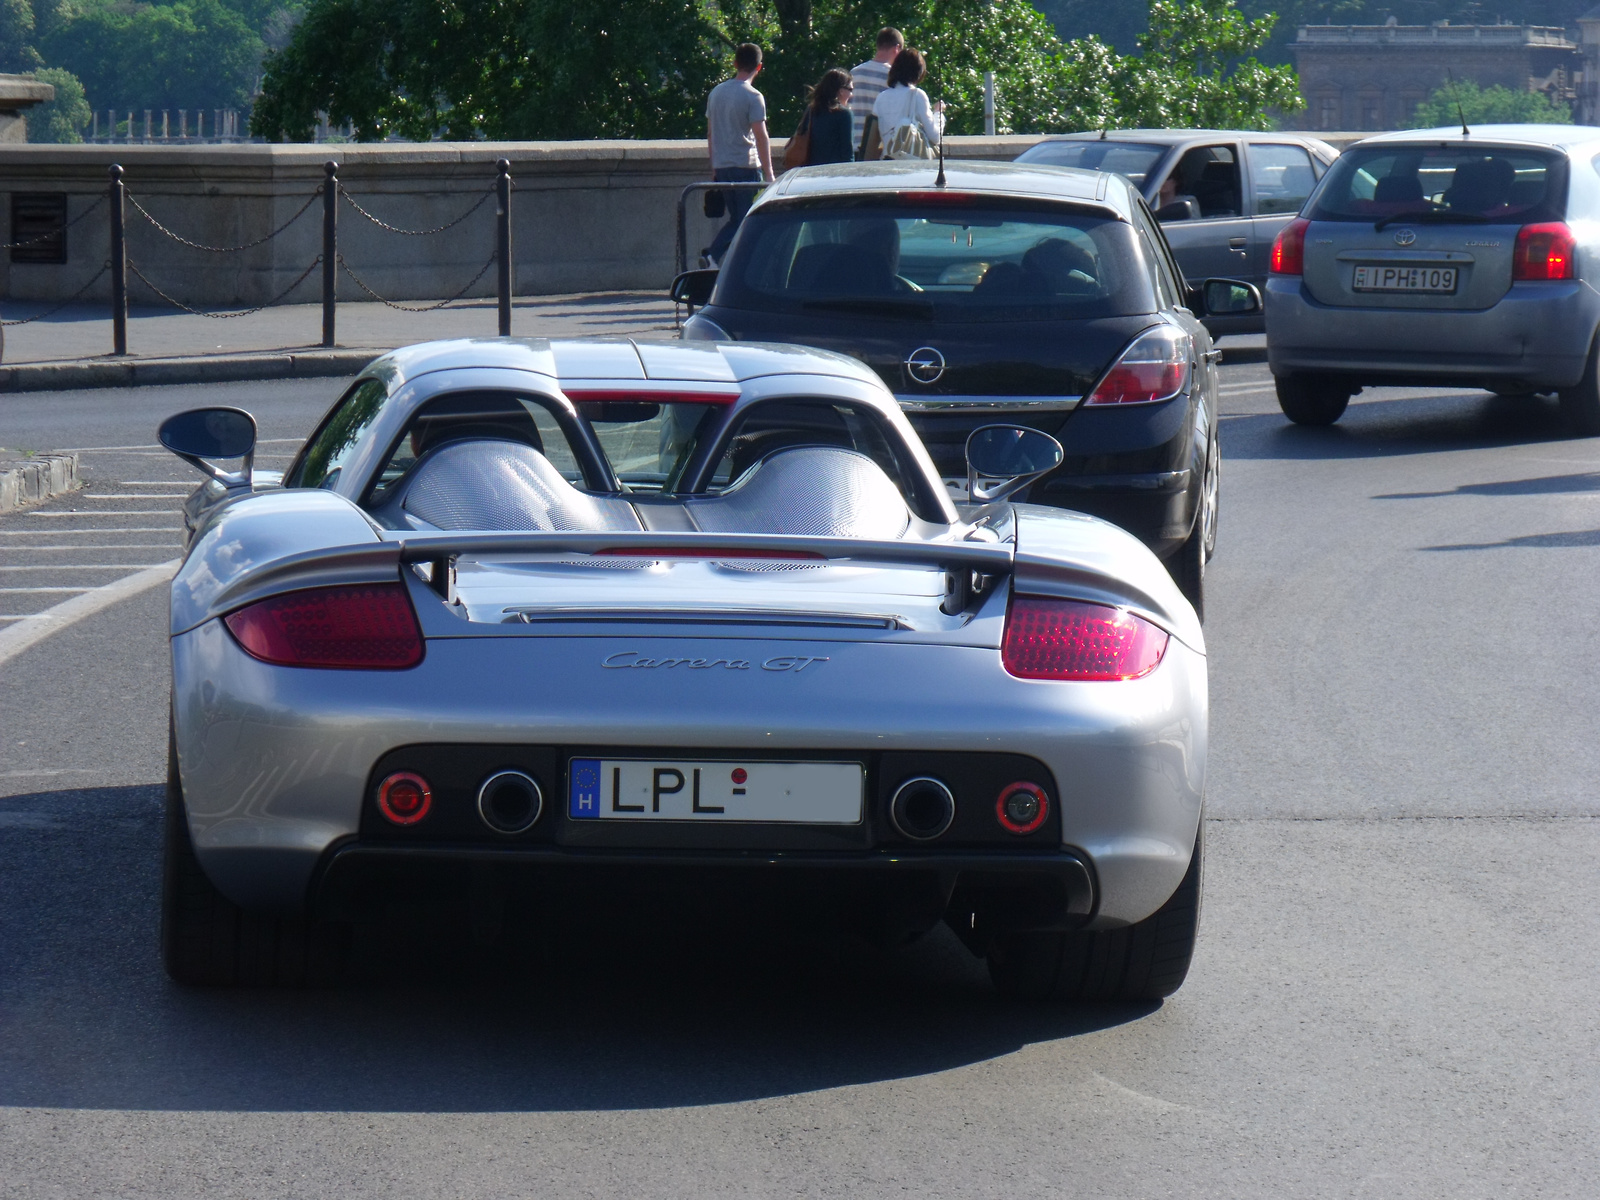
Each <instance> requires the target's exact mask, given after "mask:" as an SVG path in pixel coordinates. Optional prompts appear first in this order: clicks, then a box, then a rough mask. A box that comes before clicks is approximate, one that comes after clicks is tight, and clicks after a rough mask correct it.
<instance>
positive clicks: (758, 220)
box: [716, 194, 1155, 321]
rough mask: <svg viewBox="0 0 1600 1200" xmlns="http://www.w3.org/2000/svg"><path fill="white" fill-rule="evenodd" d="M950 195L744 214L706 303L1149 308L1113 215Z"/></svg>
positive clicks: (1007, 311)
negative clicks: (733, 245)
mask: <svg viewBox="0 0 1600 1200" xmlns="http://www.w3.org/2000/svg"><path fill="white" fill-rule="evenodd" d="M963 200H964V198H963V197H961V196H960V195H959V194H952V195H951V196H949V197H948V198H944V197H941V198H940V199H939V200H936V201H929V202H923V201H919V200H917V199H915V198H913V197H906V196H888V197H876V196H875V197H870V198H863V199H861V200H842V201H841V200H830V201H826V202H822V203H805V204H775V205H771V206H769V207H766V208H759V209H757V210H755V211H754V212H752V213H751V214H750V216H749V217H747V218H746V219H745V223H744V226H743V228H742V229H741V230H740V231H739V240H738V243H737V246H736V248H735V250H734V253H733V259H732V261H731V262H730V263H729V264H728V267H727V269H725V270H723V272H722V274H721V277H720V278H719V280H718V287H717V294H716V303H717V304H719V305H728V306H730V307H733V308H746V309H762V310H766V311H769V312H807V311H809V312H819V313H821V312H830V311H831V312H852V311H855V312H862V313H868V314H871V315H873V316H882V317H890V318H894V317H900V318H904V319H911V320H916V319H919V318H920V319H924V320H935V319H936V320H940V321H1016V320H1050V319H1055V318H1069V319H1070V318H1082V317H1103V316H1126V315H1129V314H1133V313H1147V312H1153V311H1155V303H1154V297H1153V296H1152V294H1151V289H1150V283H1149V275H1148V273H1147V272H1146V270H1145V268H1144V265H1143V263H1142V262H1141V259H1140V254H1139V248H1138V235H1137V234H1135V233H1134V231H1133V227H1132V226H1130V225H1129V224H1128V223H1127V222H1125V221H1119V220H1116V219H1115V218H1112V217H1107V216H1104V215H1101V214H1097V213H1085V212H1079V211H1074V210H1073V209H1071V208H1068V207H1066V206H1063V205H1054V204H1007V203H1004V202H1001V201H995V200H992V199H989V198H974V200H973V201H971V202H965V203H964V202H963Z"/></svg>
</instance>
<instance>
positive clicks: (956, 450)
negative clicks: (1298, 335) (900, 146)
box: [673, 161, 1261, 609]
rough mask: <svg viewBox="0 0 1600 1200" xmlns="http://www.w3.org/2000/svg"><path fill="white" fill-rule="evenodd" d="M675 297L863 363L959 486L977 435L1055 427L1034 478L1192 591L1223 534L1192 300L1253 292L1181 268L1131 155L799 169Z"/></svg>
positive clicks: (1212, 367) (750, 333) (709, 325)
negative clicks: (1130, 166)
mask: <svg viewBox="0 0 1600 1200" xmlns="http://www.w3.org/2000/svg"><path fill="white" fill-rule="evenodd" d="M673 297H674V299H676V300H679V301H680V302H686V303H689V304H690V305H691V307H693V306H694V305H703V307H700V308H699V310H698V311H696V312H693V313H692V315H691V316H690V317H689V319H688V320H687V321H686V322H685V323H684V330H683V336H684V337H685V338H687V339H735V340H739V341H762V342H798V343H801V344H804V345H809V346H817V347H820V348H823V349H827V350H836V351H840V352H843V353H846V354H850V355H853V356H855V357H856V358H859V359H861V360H862V361H864V362H865V363H867V365H868V366H870V367H872V368H873V370H875V371H876V372H877V373H878V374H879V376H880V377H882V379H883V380H884V382H885V383H887V384H888V385H889V388H890V390H891V391H893V392H894V393H895V395H896V396H897V397H898V398H899V400H900V403H901V406H902V407H903V408H904V410H905V411H906V413H907V415H908V416H909V417H910V420H911V422H912V424H913V425H914V426H915V427H916V429H917V431H918V433H920V434H921V436H922V438H923V441H924V442H925V443H926V444H927V446H928V450H929V452H930V453H931V454H932V455H933V459H934V462H935V463H936V464H937V465H938V467H939V470H940V472H941V474H942V475H944V477H945V478H946V481H947V483H948V484H949V486H950V487H951V489H952V490H953V491H955V492H957V493H958V496H959V494H960V493H961V492H962V491H963V489H964V488H965V486H966V467H965V457H964V447H965V443H966V439H967V435H968V434H969V433H971V432H972V430H974V429H976V428H977V427H978V426H980V425H985V424H989V423H992V422H996V421H1005V422H1013V423H1022V424H1027V425H1031V426H1033V427H1035V428H1037V429H1041V430H1043V431H1045V432H1046V433H1050V434H1052V435H1054V436H1055V437H1056V438H1057V439H1058V440H1059V441H1060V442H1061V444H1062V446H1063V447H1064V448H1065V450H1066V458H1065V460H1064V461H1063V463H1062V464H1061V466H1060V467H1058V468H1057V469H1055V470H1054V471H1052V472H1050V473H1049V474H1048V475H1046V476H1044V477H1043V478H1041V479H1040V480H1039V481H1038V482H1036V483H1034V484H1033V485H1032V486H1031V488H1030V489H1029V492H1028V494H1027V496H1026V497H1025V499H1026V500H1027V501H1028V502H1030V503H1034V504H1047V505H1053V506H1056V507H1060V508H1070V509H1075V510H1078V511H1080V512H1085V513H1090V514H1093V515H1095V516H1099V517H1103V518H1105V519H1107V520H1110V521H1113V522H1115V523H1116V524H1118V525H1121V526H1122V527H1123V528H1125V529H1127V530H1129V531H1130V532H1131V533H1133V534H1135V535H1136V536H1138V537H1139V538H1141V539H1142V540H1143V541H1144V542H1145V543H1146V544H1147V545H1148V546H1149V547H1150V548H1151V549H1152V550H1154V551H1155V553H1156V554H1157V555H1159V556H1161V557H1162V558H1163V559H1165V560H1166V561H1167V564H1168V567H1169V569H1170V570H1171V571H1172V574H1173V576H1174V577H1175V578H1176V579H1177V581H1178V583H1179V584H1180V585H1181V586H1182V587H1183V589H1184V592H1185V594H1186V595H1188V596H1189V598H1190V600H1191V601H1192V602H1193V603H1194V605H1195V607H1196V609H1201V608H1202V607H1203V595H1204V574H1205V565H1206V560H1207V559H1208V558H1209V557H1210V556H1211V553H1212V551H1213V549H1214V548H1215V545H1216V534H1217V495H1218V478H1219V472H1220V466H1221V463H1220V457H1219V451H1218V448H1217V439H1216V433H1217V384H1216V364H1217V362H1218V360H1219V358H1220V354H1219V353H1218V352H1217V351H1216V350H1214V349H1213V348H1212V344H1211V337H1210V335H1209V334H1208V333H1207V332H1206V329H1205V327H1204V326H1203V325H1202V324H1201V323H1200V320H1199V318H1200V317H1201V316H1204V315H1206V312H1207V308H1206V305H1207V303H1208V302H1209V304H1210V306H1211V308H1210V311H1212V312H1216V313H1236V314H1245V313H1253V312H1258V311H1259V309H1260V303H1261V298H1260V294H1259V293H1258V292H1257V291H1256V289H1255V288H1254V287H1253V286H1252V285H1250V284H1248V283H1244V282H1240V281H1237V280H1224V279H1216V280H1207V281H1205V283H1204V284H1202V285H1201V286H1198V287H1190V286H1188V285H1187V284H1186V283H1185V280H1184V278H1183V273H1182V272H1181V271H1180V270H1179V269H1178V266H1177V263H1176V261H1175V260H1174V259H1173V256H1172V252H1171V250H1170V249H1169V248H1168V246H1167V243H1166V241H1165V239H1164V238H1163V237H1162V234H1161V229H1160V226H1159V225H1158V224H1157V223H1156V221H1155V220H1154V218H1153V217H1152V216H1151V214H1150V210H1149V207H1148V206H1147V205H1146V203H1145V201H1144V198H1143V197H1142V196H1140V194H1139V192H1138V190H1137V189H1136V188H1135V187H1133V186H1132V185H1131V184H1129V182H1128V181H1127V180H1125V179H1123V178H1122V177H1121V176H1118V175H1112V174H1107V173H1101V172H1094V171H1079V170H1069V169H1064V168H1056V167H1034V166H1019V165H1015V164H988V163H969V162H952V163H947V164H945V165H944V167H943V168H942V171H941V168H940V167H939V166H937V165H936V164H934V163H931V162H920V161H914V162H889V163H870V164H869V163H860V164H841V165H838V166H828V167H812V168H805V169H802V170H798V171H791V172H789V173H787V174H785V175H784V176H783V177H782V178H780V179H779V180H778V181H777V183H776V184H774V185H773V186H772V187H771V188H769V189H767V191H766V192H764V193H763V194H762V196H761V198H760V199H759V200H758V201H757V202H756V204H755V205H754V206H753V207H752V208H751V210H750V213H749V215H748V216H747V217H746V218H745V221H744V224H743V225H742V226H741V228H740V230H739V234H738V236H737V238H736V239H735V241H734V243H733V245H732V247H731V248H730V249H729V251H728V254H727V256H726V258H725V259H724V262H723V266H722V268H721V270H720V271H691V272H688V273H686V274H684V275H681V276H679V277H678V279H677V280H676V281H675V282H674V284H673Z"/></svg>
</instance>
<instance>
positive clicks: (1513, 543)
mask: <svg viewBox="0 0 1600 1200" xmlns="http://www.w3.org/2000/svg"><path fill="white" fill-rule="evenodd" d="M1585 546H1600V529H1575V530H1573V531H1571V532H1570V533H1525V534H1523V535H1522V536H1520V537H1510V538H1506V539H1505V540H1504V541H1500V542H1459V543H1455V544H1450V545H1443V546H1424V547H1423V549H1424V550H1502V549H1506V548H1512V549H1523V550H1570V549H1576V548H1581V547H1585Z"/></svg>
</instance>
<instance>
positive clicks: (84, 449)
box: [57, 438, 305, 454]
mask: <svg viewBox="0 0 1600 1200" xmlns="http://www.w3.org/2000/svg"><path fill="white" fill-rule="evenodd" d="M303 441H305V439H304V438H261V439H260V440H258V441H257V442H256V445H258V446H292V445H294V444H296V443H297V442H303ZM68 450H76V451H77V452H78V453H79V454H87V453H88V452H89V451H91V450H159V451H161V453H163V454H171V453H172V451H170V450H168V449H167V448H166V447H165V446H161V445H158V444H156V443H155V442H144V443H142V444H140V445H138V446H64V447H62V449H61V450H60V451H58V452H57V453H65V452H66V451H68Z"/></svg>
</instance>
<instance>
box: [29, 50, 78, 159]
mask: <svg viewBox="0 0 1600 1200" xmlns="http://www.w3.org/2000/svg"><path fill="white" fill-rule="evenodd" d="M33 76H34V78H35V79H37V80H39V82H41V83H48V84H49V85H50V86H51V87H53V88H55V90H56V94H55V96H54V98H52V99H51V100H49V101H47V102H46V103H44V104H36V105H34V107H32V108H30V109H29V110H28V112H27V119H28V140H29V141H30V142H81V141H83V131H84V129H85V128H86V127H87V126H88V124H89V117H90V116H91V115H92V114H91V113H90V111H89V101H88V100H86V99H85V98H84V94H83V84H81V83H79V82H78V77H77V76H76V75H74V74H73V73H72V72H71V71H64V70H62V69H61V68H60V67H41V68H40V69H39V70H37V71H35V72H34V73H33Z"/></svg>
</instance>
